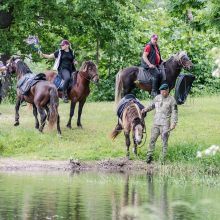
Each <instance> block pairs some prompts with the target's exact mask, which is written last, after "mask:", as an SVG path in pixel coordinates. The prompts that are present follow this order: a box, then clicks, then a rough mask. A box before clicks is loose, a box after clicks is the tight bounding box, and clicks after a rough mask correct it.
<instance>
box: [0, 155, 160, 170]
mask: <svg viewBox="0 0 220 220" xmlns="http://www.w3.org/2000/svg"><path fill="white" fill-rule="evenodd" d="M155 167H156V166H155V165H153V164H150V165H147V164H146V162H144V161H134V160H128V159H126V158H118V159H106V160H100V161H78V160H70V161H62V160H18V159H13V158H0V172H5V171H11V172H15V171H30V172H35V171H60V172H71V171H96V170H100V171H113V172H114V171H115V172H117V171H147V172H149V171H150V172H153V171H154V169H155Z"/></svg>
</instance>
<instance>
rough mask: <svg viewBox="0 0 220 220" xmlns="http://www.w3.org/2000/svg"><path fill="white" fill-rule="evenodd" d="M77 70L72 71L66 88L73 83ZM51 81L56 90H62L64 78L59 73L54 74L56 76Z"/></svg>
mask: <svg viewBox="0 0 220 220" xmlns="http://www.w3.org/2000/svg"><path fill="white" fill-rule="evenodd" d="M78 72H79V71H76V72H73V73H72V77H71V78H70V81H69V85H68V89H70V88H71V87H72V86H73V85H74V84H75V82H76V79H77V74H78ZM53 83H54V85H55V86H56V88H57V89H58V91H62V90H63V84H64V80H63V78H62V77H61V76H60V75H59V74H57V75H56V77H55V78H54V81H53Z"/></svg>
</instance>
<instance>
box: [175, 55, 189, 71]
mask: <svg viewBox="0 0 220 220" xmlns="http://www.w3.org/2000/svg"><path fill="white" fill-rule="evenodd" d="M183 58H187V61H189V58H188V56H187V55H183V56H182V57H180V59H179V61H178V63H179V65H180V66H182V67H183V68H184V69H187V68H188V66H186V65H185V64H184V63H183V61H182V59H183Z"/></svg>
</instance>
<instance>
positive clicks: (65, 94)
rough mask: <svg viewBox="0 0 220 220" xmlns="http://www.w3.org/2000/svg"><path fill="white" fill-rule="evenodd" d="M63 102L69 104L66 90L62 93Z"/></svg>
mask: <svg viewBox="0 0 220 220" xmlns="http://www.w3.org/2000/svg"><path fill="white" fill-rule="evenodd" d="M62 98H63V102H65V103H68V102H69V100H68V95H67V91H66V90H64V91H63V97H62Z"/></svg>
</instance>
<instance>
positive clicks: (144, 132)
mask: <svg viewBox="0 0 220 220" xmlns="http://www.w3.org/2000/svg"><path fill="white" fill-rule="evenodd" d="M143 134H145V139H144V143H143V144H142V145H141V146H138V148H142V147H143V146H144V145H145V143H146V140H147V132H146V126H145V127H144V131H143Z"/></svg>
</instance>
